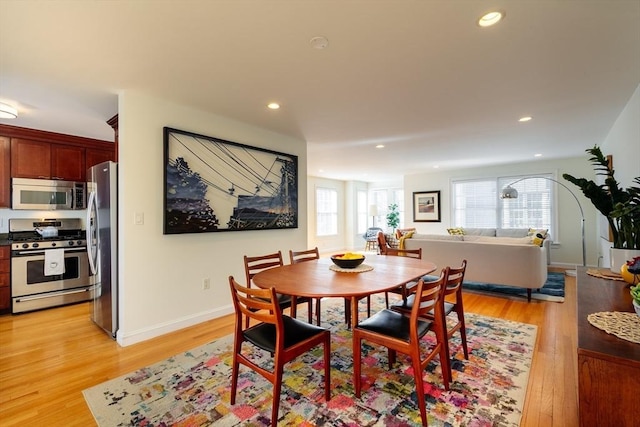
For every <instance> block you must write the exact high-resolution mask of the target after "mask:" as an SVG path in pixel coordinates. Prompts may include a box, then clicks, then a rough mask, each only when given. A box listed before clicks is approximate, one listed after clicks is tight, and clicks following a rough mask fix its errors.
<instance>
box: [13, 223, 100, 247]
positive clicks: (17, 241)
mask: <svg viewBox="0 0 640 427" xmlns="http://www.w3.org/2000/svg"><path fill="white" fill-rule="evenodd" d="M44 227H55V228H56V230H57V233H58V235H57V236H54V237H44V236H42V235H40V234H39V233H38V232H37V231H36V229H42V228H44ZM81 227H82V222H81V220H80V219H78V218H65V219H42V220H41V219H35V220H34V219H23V218H20V219H9V236H8V237H9V240H10V241H11V242H12V243H11V249H13V250H25V249H52V248H71V247H83V246H86V245H87V242H86V240H85V233H84V231H83V230H82V228H81Z"/></svg>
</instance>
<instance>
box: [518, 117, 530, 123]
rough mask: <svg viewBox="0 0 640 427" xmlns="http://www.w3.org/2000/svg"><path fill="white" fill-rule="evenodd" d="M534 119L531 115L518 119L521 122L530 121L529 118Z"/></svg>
mask: <svg viewBox="0 0 640 427" xmlns="http://www.w3.org/2000/svg"><path fill="white" fill-rule="evenodd" d="M531 119H533V117H531V116H524V117H520V118H519V119H518V121H519V122H528V121H529V120H531Z"/></svg>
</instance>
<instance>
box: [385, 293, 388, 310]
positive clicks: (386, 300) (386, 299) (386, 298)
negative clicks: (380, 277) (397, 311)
mask: <svg viewBox="0 0 640 427" xmlns="http://www.w3.org/2000/svg"><path fill="white" fill-rule="evenodd" d="M384 303H385V304H386V305H387V308H389V292H385V293H384Z"/></svg>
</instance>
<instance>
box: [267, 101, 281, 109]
mask: <svg viewBox="0 0 640 427" xmlns="http://www.w3.org/2000/svg"><path fill="white" fill-rule="evenodd" d="M267 108H269V109H270V110H277V109H278V108H280V104H278V103H277V102H271V103H269V104H267Z"/></svg>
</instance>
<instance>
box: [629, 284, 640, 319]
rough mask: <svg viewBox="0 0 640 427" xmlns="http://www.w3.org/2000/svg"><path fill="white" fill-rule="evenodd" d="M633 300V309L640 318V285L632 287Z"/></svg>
mask: <svg viewBox="0 0 640 427" xmlns="http://www.w3.org/2000/svg"><path fill="white" fill-rule="evenodd" d="M630 292H631V298H632V299H633V308H634V310H635V311H636V313H637V314H638V316H640V285H635V286H632V287H631V291H630Z"/></svg>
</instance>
